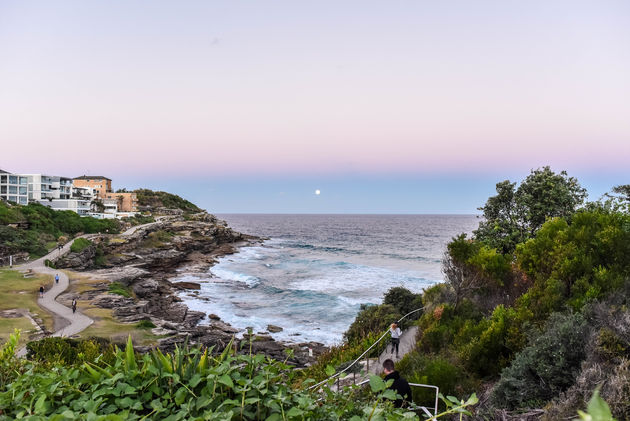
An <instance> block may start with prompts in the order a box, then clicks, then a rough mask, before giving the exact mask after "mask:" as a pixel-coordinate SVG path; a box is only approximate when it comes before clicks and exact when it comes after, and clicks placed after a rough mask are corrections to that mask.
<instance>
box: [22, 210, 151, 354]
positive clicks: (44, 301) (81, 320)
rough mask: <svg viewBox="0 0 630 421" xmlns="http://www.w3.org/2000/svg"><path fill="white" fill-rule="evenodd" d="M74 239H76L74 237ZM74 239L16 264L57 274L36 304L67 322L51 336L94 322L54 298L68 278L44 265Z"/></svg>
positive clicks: (130, 231)
mask: <svg viewBox="0 0 630 421" xmlns="http://www.w3.org/2000/svg"><path fill="white" fill-rule="evenodd" d="M162 219H163V218H160V217H158V220H157V221H156V222H150V223H148V224H143V225H137V226H135V227H131V228H129V229H128V230H127V231H125V232H123V233H122V234H121V235H122V236H123V237H127V236H130V235H132V234H133V233H134V232H136V231H137V230H138V229H140V228H144V227H147V226H150V225H153V224H157V223H158V222H160V221H161V220H162ZM91 236H92V234H90V235H82V236H81V237H83V238H90V237H91ZM77 238H79V237H77ZM74 240H76V238H75V239H74ZM74 240H72V241H68V242H67V243H66V244H65V245H64V246H63V247H62V248H61V249H55V250H53V251H51V252H50V253H48V254H47V255H46V256H44V257H41V258H39V259H37V260H34V261H32V262H29V263H25V264H23V265H20V266H17V269H18V270H20V271H26V270H29V269H31V270H32V271H33V272H37V273H43V274H49V275H53V276H54V275H56V274H58V275H59V283H53V286H52V288H51V289H49V290H48V291H45V292H44V298H39V299H38V300H37V304H38V305H39V306H40V307H42V308H44V309H46V310H48V311H50V312H51V313H52V314H53V315H54V316H55V318H62V319H65V320H67V321H68V322H69V324H68V325H67V326H65V327H63V328H62V329H59V330H58V331H56V332H55V333H53V334H52V336H59V337H64V336H65V337H68V336H72V335H76V334H77V333H79V332H81V331H83V330H84V329H86V328H87V327H88V326H89V325H91V324H92V323H94V320H92V319H91V318H89V317H88V316H86V315H84V314H82V313H81V312H80V311H78V310H77V312H76V313H73V312H72V309H70V308H68V307H66V306H64V305H62V304H60V303H58V302H57V300H56V298H57V296H58V295H59V294H61V293H62V292H64V291H65V290H66V289H68V286H69V285H70V281H69V280H68V276H67V275H66V274H65V273H63V272H61V271H59V270H56V269H51V268H49V267H47V266H46V265H45V262H46V260H47V259H48V260H54V259H56V258H58V257H60V256H62V255H64V254H65V253H67V252H68V251H70V247H71V246H72V243H73V242H74ZM17 355H18V356H19V357H23V356H26V347H22V348H20V349H19V350H18V352H17Z"/></svg>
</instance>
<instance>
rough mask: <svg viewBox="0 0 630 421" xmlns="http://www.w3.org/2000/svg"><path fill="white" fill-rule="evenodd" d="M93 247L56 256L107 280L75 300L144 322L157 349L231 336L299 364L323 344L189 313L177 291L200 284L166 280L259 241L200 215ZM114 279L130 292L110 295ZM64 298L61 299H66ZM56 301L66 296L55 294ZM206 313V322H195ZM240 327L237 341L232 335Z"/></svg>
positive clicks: (101, 239) (104, 239)
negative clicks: (287, 338) (149, 326)
mask: <svg viewBox="0 0 630 421" xmlns="http://www.w3.org/2000/svg"><path fill="white" fill-rule="evenodd" d="M91 241H92V244H91V245H90V246H89V247H87V248H85V249H84V250H81V251H80V252H77V253H69V254H66V255H65V256H62V257H61V258H60V259H58V260H57V261H56V262H55V264H56V266H57V267H58V268H68V269H72V270H76V271H83V272H86V271H87V272H89V274H90V275H91V276H93V277H95V278H99V279H107V280H108V281H109V282H104V283H103V284H102V285H97V286H96V288H95V289H93V290H90V291H86V292H82V293H81V296H80V298H81V299H86V300H90V302H91V303H92V304H93V305H95V306H97V307H101V308H107V309H111V310H112V314H113V315H114V317H115V318H116V319H117V320H119V321H121V322H125V323H137V322H139V321H141V320H149V321H151V322H152V323H153V324H154V325H155V326H156V327H155V328H154V329H153V330H152V332H153V333H154V334H156V335H160V336H164V337H163V338H162V339H159V340H158V347H160V348H161V349H163V350H172V349H173V348H174V347H175V346H176V345H178V344H179V345H181V344H184V343H186V342H187V343H188V344H189V345H197V344H201V345H204V346H208V347H210V346H212V347H214V350H215V351H217V352H219V351H221V350H223V349H224V348H225V347H226V346H227V345H228V344H229V343H230V342H231V341H233V342H232V343H233V346H235V348H236V349H237V350H241V349H242V350H243V352H245V351H246V352H249V349H250V343H251V349H252V352H255V353H263V354H265V355H268V356H270V357H272V358H276V359H279V360H285V359H286V358H287V350H291V352H290V353H289V355H291V354H292V356H291V357H289V359H288V362H289V363H291V364H294V365H296V366H298V367H304V366H308V365H310V364H311V363H312V362H314V359H315V358H316V357H317V356H318V355H319V354H321V353H322V352H324V351H325V350H326V349H327V348H326V347H325V346H324V345H323V344H321V343H318V342H303V343H286V342H280V341H275V340H274V339H273V337H272V336H271V334H270V332H272V331H274V330H275V331H278V329H281V328H279V327H277V326H271V325H270V326H269V328H268V330H269V332H251V331H245V332H244V330H243V329H237V328H235V327H233V326H231V325H229V324H227V323H225V322H223V321H221V320H220V319H219V318H218V317H217V316H216V315H214V314H210V315H207V314H205V313H203V312H199V311H192V310H190V309H189V308H188V307H187V306H186V304H184V303H183V302H182V300H181V298H179V297H178V293H179V292H181V291H182V290H195V289H199V284H197V283H194V282H172V281H171V280H172V279H173V278H175V277H176V276H178V275H179V274H180V272H181V271H186V272H187V273H204V274H205V273H207V272H208V270H209V268H210V267H211V266H212V265H213V264H215V263H216V262H217V259H218V258H219V257H221V256H225V255H227V254H231V253H235V252H237V251H238V248H239V247H242V246H247V245H251V244H255V243H260V242H261V241H262V239H260V238H258V237H253V236H249V235H246V234H242V233H238V232H236V231H233V230H232V229H231V228H229V227H228V226H227V224H226V223H225V222H224V221H221V220H219V219H217V218H216V217H215V216H213V215H210V214H207V213H200V214H195V215H192V216H186V217H184V216H182V215H177V216H171V217H169V218H168V219H164V220H162V221H159V222H156V223H153V224H150V225H148V226H144V227H141V228H139V229H137V230H136V231H135V232H133V233H132V234H130V235H128V236H115V235H99V236H96V237H93V238H91ZM112 282H116V283H118V284H120V285H121V286H123V287H124V288H126V289H128V290H129V291H130V292H133V294H132V296H131V297H125V296H122V295H117V294H113V293H110V292H109V287H110V283H112ZM67 298H69V297H66V299H67ZM60 299H61V300H63V299H64V297H60ZM207 317H208V318H209V319H210V321H209V324H208V325H199V322H200V321H201V320H204V319H206V318H207ZM239 332H244V333H243V335H242V336H243V338H242V339H239V338H236V337H235V335H236V334H237V333H239Z"/></svg>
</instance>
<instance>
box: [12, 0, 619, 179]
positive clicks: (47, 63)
mask: <svg viewBox="0 0 630 421" xmlns="http://www.w3.org/2000/svg"><path fill="white" fill-rule="evenodd" d="M300 3H301V2H300ZM552 3H553V4H550V2H547V1H532V2H522V3H521V2H506V1H485V2H467V1H460V2H438V1H433V2H428V1H420V2H414V3H411V2H385V3H383V2H344V4H343V5H340V4H339V3H338V2H317V4H312V5H310V6H306V5H304V4H297V3H296V2H281V1H277V2H270V3H267V2H265V3H264V4H262V3H259V4H251V3H249V2H223V3H219V2H187V3H186V4H185V5H182V4H179V3H171V2H164V3H162V2H115V1H114V2H101V3H90V4H87V3H85V2H78V1H77V2H64V3H63V4H59V3H56V2H55V3H50V2H28V3H27V2H22V1H6V2H2V3H1V4H0V57H2V60H1V61H0V142H1V145H2V146H1V154H0V168H5V167H6V169H8V170H13V171H21V172H35V171H38V170H39V169H40V168H45V169H46V171H48V172H53V173H63V174H68V175H70V176H75V175H78V174H83V173H92V174H97V173H107V174H112V173H113V174H118V175H130V176H132V175H138V174H147V175H149V174H155V173H159V174H164V172H165V171H167V172H174V173H180V174H200V175H204V174H205V175H216V174H254V175H255V174H276V175H282V174H286V175H291V174H295V173H304V174H335V173H366V174H396V173H425V174H426V173H435V172H449V171H455V170H456V171H460V172H471V173H479V172H480V173H490V172H495V173H500V172H501V171H507V170H510V171H511V170H514V169H515V168H518V169H521V170H528V169H530V168H535V167H539V166H541V165H546V164H550V165H552V166H554V167H555V168H557V169H568V170H570V171H571V170H574V171H578V170H579V171H593V172H597V171H599V170H601V169H605V170H607V171H614V172H619V173H622V174H626V175H627V174H629V173H628V170H627V167H628V161H629V159H630V76H629V75H630V6H629V3H627V2H623V1H598V2H587V1H584V2H581V1H568V0H567V1H558V2H552Z"/></svg>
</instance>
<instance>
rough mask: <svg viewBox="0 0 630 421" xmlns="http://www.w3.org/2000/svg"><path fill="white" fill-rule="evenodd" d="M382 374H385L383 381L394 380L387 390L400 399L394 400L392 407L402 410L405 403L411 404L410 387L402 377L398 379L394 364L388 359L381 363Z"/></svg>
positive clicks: (398, 375)
mask: <svg viewBox="0 0 630 421" xmlns="http://www.w3.org/2000/svg"><path fill="white" fill-rule="evenodd" d="M383 372H384V373H385V381H388V380H394V383H392V384H391V385H390V386H389V389H392V390H394V391H396V393H398V394H399V395H400V397H401V399H396V400H395V401H394V406H395V407H396V408H402V406H403V405H404V404H405V403H411V402H413V400H412V398H411V387H409V383H408V382H407V380H405V379H404V378H403V377H400V374H399V373H398V371H396V370H395V369H394V362H393V361H392V360H390V359H387V360H385V361H383Z"/></svg>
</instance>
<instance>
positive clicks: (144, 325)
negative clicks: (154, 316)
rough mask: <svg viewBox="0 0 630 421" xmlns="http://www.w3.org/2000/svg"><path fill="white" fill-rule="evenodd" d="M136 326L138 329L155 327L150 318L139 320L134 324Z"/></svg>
mask: <svg viewBox="0 0 630 421" xmlns="http://www.w3.org/2000/svg"><path fill="white" fill-rule="evenodd" d="M136 327H137V328H138V329H153V328H154V327H155V325H154V324H153V322H152V321H151V320H140V321H139V322H138V323H137V324H136Z"/></svg>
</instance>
